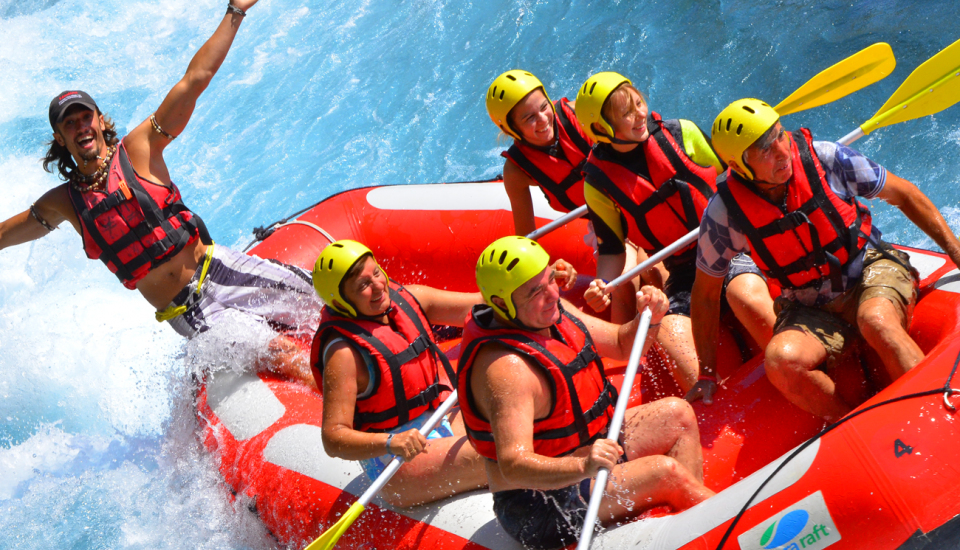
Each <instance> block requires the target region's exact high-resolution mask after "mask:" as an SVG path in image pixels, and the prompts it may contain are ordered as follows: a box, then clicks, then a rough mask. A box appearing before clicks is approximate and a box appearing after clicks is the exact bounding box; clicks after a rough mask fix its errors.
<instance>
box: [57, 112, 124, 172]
mask: <svg viewBox="0 0 960 550" xmlns="http://www.w3.org/2000/svg"><path fill="white" fill-rule="evenodd" d="M97 114H98V115H101V114H102V115H103V140H104V141H105V142H107V145H116V144H117V143H119V142H120V140H119V139H117V130H116V127H115V126H114V124H113V121H112V120H110V117H109V116H107V115H106V114H104V113H99V112H98V113H97ZM49 145H50V148H49V149H47V154H46V155H44V157H43V158H42V159H41V162H43V169H44V170H46V171H47V172H50V173H51V174H52V173H53V169H52V168H51V167H50V165H51V164H54V163H56V164H57V172H58V173H59V175H60V179H61V180H63V181H69V180H70V175H71V174H72V173H73V172H74V170H76V169H77V163H76V162H74V160H73V155H71V154H70V151H68V150H67V148H66V147H65V146H63V145H60V144H59V143H57V140H56V139H52V140H50V144H49Z"/></svg>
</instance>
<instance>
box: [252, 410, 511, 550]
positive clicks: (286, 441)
mask: <svg viewBox="0 0 960 550" xmlns="http://www.w3.org/2000/svg"><path fill="white" fill-rule="evenodd" d="M263 458H264V460H266V461H267V462H270V463H272V464H275V465H277V466H280V467H281V468H286V469H288V470H293V471H294V472H297V473H299V474H302V475H305V476H307V477H311V478H313V479H316V480H318V481H321V482H323V483H326V484H327V485H330V486H333V487H336V488H338V489H341V490H343V491H346V492H348V493H350V494H353V495H355V496H356V495H360V494H362V493H363V492H364V491H365V490H366V489H367V487H369V486H370V480H369V479H368V478H367V476H366V474H364V473H363V469H362V468H361V467H360V463H358V462H354V461H347V460H340V459H336V458H331V457H329V456H327V453H325V452H324V450H323V442H322V440H321V429H320V428H319V427H318V426H313V425H310V424H295V425H293V426H288V427H286V428H284V429H282V430H280V431H279V432H277V433H276V434H275V435H274V436H273V437H272V438H270V441H269V442H268V443H267V446H266V447H265V448H264V450H263ZM373 502H374V503H375V504H376V505H377V506H379V507H381V508H386V509H388V510H393V511H395V512H397V513H398V514H402V515H404V516H407V517H408V518H411V519H414V520H417V521H420V522H424V523H429V524H430V525H432V526H434V527H437V528H439V529H443V530H444V531H447V532H449V533H453V534H454V535H457V536H459V537H463V538H465V539H468V540H472V541H473V542H476V543H477V544H481V545H483V546H486V547H487V548H498V549H501V548H502V549H504V550H511V549H516V550H521V549H522V548H523V547H522V546H521V545H520V544H519V543H517V542H515V541H514V540H513V539H511V538H510V537H509V536H507V535H506V534H505V533H504V532H503V530H502V529H500V527H499V526H498V525H497V523H496V522H497V520H496V518H494V516H493V496H492V495H491V494H490V493H488V492H486V491H473V492H470V493H467V494H464V495H459V496H456V497H453V498H448V499H444V500H442V501H440V502H435V503H431V504H426V505H424V506H417V507H414V508H394V507H392V506H390V505H389V504H387V503H386V502H384V501H383V500H382V499H380V498H379V497H377V498H375V499H374V501H373Z"/></svg>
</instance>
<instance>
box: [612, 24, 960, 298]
mask: <svg viewBox="0 0 960 550" xmlns="http://www.w3.org/2000/svg"><path fill="white" fill-rule="evenodd" d="M871 47H873V46H871ZM868 49H869V48H868ZM847 59H850V58H847ZM838 65H839V64H838ZM834 67H836V65H834ZM834 67H831V68H830V69H827V70H828V71H829V70H832V69H833V68H834ZM824 72H826V71H824ZM821 74H823V73H821ZM817 76H820V75H817ZM851 91H852V90H851ZM848 93H849V92H848ZM788 99H789V98H788ZM957 101H960V40H957V41H956V42H954V43H953V44H951V45H949V46H947V47H946V48H944V49H943V50H941V51H940V53H938V54H937V55H935V56H933V57H931V58H930V59H928V60H927V61H925V62H924V63H923V64H922V65H920V66H919V67H917V68H916V69H914V71H913V72H912V73H910V76H908V77H907V79H906V80H904V81H903V84H901V85H900V87H899V88H897V91H896V92H894V93H893V95H892V96H890V99H888V100H887V102H886V103H884V104H883V107H881V108H880V111H878V112H877V114H876V115H874V116H873V118H871V119H870V120H868V121H866V122H864V123H863V124H861V125H860V127H859V128H857V129H856V130H854V131H853V132H850V133H849V134H847V135H846V136H844V137H842V138H840V143H842V144H844V145H850V144H851V143H853V142H854V141H856V140H858V139H860V138H861V137H863V136H865V135H866V134H867V133H869V132H871V131H873V130H876V129H877V128H882V127H884V126H889V125H891V124H896V123H898V122H905V121H907V120H912V119H914V118H920V117H922V116H927V115H932V114H935V113H939V112H940V111H942V110H944V109H946V108H947V107H950V106H951V105H953V104H954V103H956V102H957ZM778 112H779V111H778ZM793 112H796V111H793ZM780 114H781V115H783V114H784V113H780ZM698 231H699V228H698V229H694V230H692V231H690V232H689V233H687V234H686V235H684V236H683V237H681V238H680V239H679V240H678V241H677V242H675V243H673V244H671V245H670V246H668V247H667V248H664V249H663V250H661V251H660V252H658V253H656V254H654V255H653V256H651V257H650V259H649V260H647V261H645V262H643V263H641V264H639V265H637V266H636V267H634V268H633V269H631V270H630V271H627V272H626V273H624V274H623V275H621V276H619V277H617V278H616V279H614V280H612V281H610V283H609V284H608V285H607V286H606V288H608V289H611V290H612V289H613V287H616V286H617V285H619V284H621V283H623V282H625V281H629V280H630V279H633V278H634V277H636V276H637V275H639V274H640V273H641V272H642V271H643V270H645V269H647V268H648V267H650V266H652V265H653V263H656V262H653V263H651V261H652V260H653V259H654V258H657V259H658V261H659V260H660V259H663V258H665V257H667V256H669V255H670V254H673V252H675V251H676V250H679V249H680V248H683V247H684V246H686V245H688V244H690V243H692V242H693V241H694V240H696V238H697V232H698ZM668 250H669V251H670V254H665V253H666V252H667V251H668ZM608 294H609V292H608Z"/></svg>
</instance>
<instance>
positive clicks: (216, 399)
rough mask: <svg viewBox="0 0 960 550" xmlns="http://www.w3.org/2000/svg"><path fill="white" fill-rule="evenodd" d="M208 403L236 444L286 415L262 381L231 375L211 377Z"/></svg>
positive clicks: (208, 386)
mask: <svg viewBox="0 0 960 550" xmlns="http://www.w3.org/2000/svg"><path fill="white" fill-rule="evenodd" d="M207 403H208V404H209V405H210V408H211V409H212V410H213V413H214V414H216V415H217V418H219V419H220V421H221V422H223V425H224V426H226V428H227V430H229V431H230V433H231V434H232V435H233V437H234V438H235V439H236V440H237V441H246V440H247V439H250V438H251V437H254V436H256V435H258V434H260V433H261V432H263V431H264V430H266V429H267V428H269V427H270V426H272V425H273V423H274V422H276V421H277V420H280V419H281V418H283V415H284V414H285V413H286V412H287V409H286V407H284V406H283V403H281V402H280V400H279V399H277V396H275V395H273V392H272V391H271V390H270V387H269V386H267V384H266V383H264V382H263V381H262V380H260V379H259V378H257V377H256V376H249V375H241V374H237V373H235V372H232V371H221V372H218V373H215V374H213V375H211V376H210V380H209V381H208V382H207ZM322 450H323V449H321V452H322Z"/></svg>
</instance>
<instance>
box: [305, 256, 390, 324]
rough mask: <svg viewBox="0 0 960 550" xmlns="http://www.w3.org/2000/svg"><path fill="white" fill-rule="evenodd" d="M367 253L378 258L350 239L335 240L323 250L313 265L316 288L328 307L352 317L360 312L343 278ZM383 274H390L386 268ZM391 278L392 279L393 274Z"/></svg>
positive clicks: (314, 285) (314, 286)
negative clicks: (347, 291)
mask: <svg viewBox="0 0 960 550" xmlns="http://www.w3.org/2000/svg"><path fill="white" fill-rule="evenodd" d="M367 254H369V255H370V257H371V258H374V256H373V252H372V251H371V250H370V249H369V248H367V247H366V246H364V245H362V244H360V243H358V242H357V241H351V240H347V239H343V240H339V241H336V242H332V243H330V244H329V245H327V247H326V248H324V249H323V252H321V253H320V257H319V258H317V262H316V263H315V264H314V265H313V288H315V289H317V294H319V295H320V298H321V299H322V300H323V301H324V303H325V304H327V307H329V308H331V309H333V310H334V311H336V312H338V313H341V314H343V315H346V316H348V317H354V318H355V317H357V316H359V315H360V314H359V312H358V311H357V309H356V307H354V305H353V304H352V303H350V300H347V298H346V297H345V296H344V295H343V278H344V276H345V275H346V274H347V272H348V271H350V268H352V267H353V265H354V264H356V263H357V262H358V261H360V259H361V258H363V257H364V256H366V255H367ZM374 261H376V258H374ZM380 269H381V270H383V268H380ZM383 275H384V276H385V277H386V275H387V273H386V271H384V272H383ZM387 280H388V281H389V277H388V278H387ZM337 304H339V305H340V306H343V307H339V306H338V305H337Z"/></svg>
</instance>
